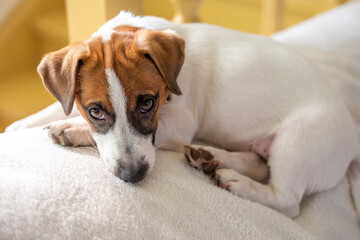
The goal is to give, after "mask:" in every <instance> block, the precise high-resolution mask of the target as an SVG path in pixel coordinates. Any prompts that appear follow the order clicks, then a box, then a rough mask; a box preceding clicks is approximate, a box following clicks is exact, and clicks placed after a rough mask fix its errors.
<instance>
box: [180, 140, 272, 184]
mask: <svg viewBox="0 0 360 240" xmlns="http://www.w3.org/2000/svg"><path fill="white" fill-rule="evenodd" d="M184 149H185V158H186V159H187V161H188V162H189V163H190V165H191V166H193V167H195V168H197V169H199V170H202V171H203V172H204V173H206V174H213V173H214V171H215V170H216V169H221V168H230V169H234V170H235V171H237V172H238V173H241V174H243V175H245V176H248V177H250V178H251V179H253V180H255V181H264V180H265V179H267V177H268V174H269V171H268V167H267V165H266V163H265V161H264V160H263V159H262V158H261V157H260V156H259V155H258V154H256V153H254V152H228V151H226V150H222V149H218V148H214V147H209V146H200V145H193V144H192V145H190V146H185V147H184Z"/></svg>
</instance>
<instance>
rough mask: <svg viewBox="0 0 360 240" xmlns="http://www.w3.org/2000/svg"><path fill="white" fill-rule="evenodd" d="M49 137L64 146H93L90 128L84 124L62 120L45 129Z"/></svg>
mask: <svg viewBox="0 0 360 240" xmlns="http://www.w3.org/2000/svg"><path fill="white" fill-rule="evenodd" d="M44 130H47V132H48V135H49V137H50V138H51V139H52V141H53V142H54V143H56V144H59V145H62V146H72V147H77V146H88V145H90V144H91V139H92V137H91V133H90V128H89V127H88V126H86V125H84V124H81V125H80V124H78V123H72V122H69V121H67V120H60V121H56V122H53V123H50V124H48V125H46V126H45V127H44Z"/></svg>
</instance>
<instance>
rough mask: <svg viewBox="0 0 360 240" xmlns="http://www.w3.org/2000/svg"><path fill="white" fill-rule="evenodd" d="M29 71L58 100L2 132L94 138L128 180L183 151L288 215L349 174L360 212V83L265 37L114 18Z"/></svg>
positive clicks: (87, 141) (229, 184)
mask: <svg viewBox="0 0 360 240" xmlns="http://www.w3.org/2000/svg"><path fill="white" fill-rule="evenodd" d="M185 43H186V47H185ZM339 71H340V70H339ZM38 72H39V74H40V76H41V78H42V80H43V83H44V85H45V87H46V88H47V89H48V91H49V92H50V93H51V94H52V95H53V96H54V97H55V98H56V99H57V100H58V102H59V103H55V104H54V105H52V106H50V107H48V108H47V109H45V110H43V111H41V112H39V113H37V114H34V115H32V116H30V117H28V118H26V119H24V120H20V121H18V122H16V123H14V124H12V125H11V126H10V127H8V129H7V131H10V130H14V129H19V128H25V127H33V126H39V125H43V124H47V126H46V127H45V128H46V129H47V131H48V133H49V136H50V137H51V138H52V140H53V141H54V142H55V143H57V144H60V145H63V146H86V145H91V144H92V142H93V141H95V142H96V145H97V148H98V150H99V152H100V155H101V157H102V158H103V159H104V161H105V162H106V163H107V166H108V168H109V169H110V171H111V172H112V173H113V174H115V175H116V176H118V177H120V178H121V179H123V180H125V181H128V182H132V183H135V182H138V181H140V180H142V179H143V178H144V177H145V176H147V175H148V174H149V173H150V171H151V169H152V168H153V165H154V161H155V150H156V148H157V147H160V148H162V149H168V150H174V151H179V152H182V151H185V157H186V159H187V160H188V161H189V163H190V164H191V165H192V166H194V167H196V168H198V169H199V170H202V171H204V172H205V173H211V174H214V175H215V177H216V179H217V182H218V184H219V185H220V186H221V187H224V188H226V189H227V190H229V191H230V192H232V193H234V194H235V195H238V196H241V197H244V198H247V199H250V200H252V201H255V202H259V203H261V204H264V205H266V206H269V207H271V208H273V209H276V210H278V211H280V212H282V213H283V214H285V215H287V216H290V217H295V216H297V215H298V214H299V204H300V202H301V200H302V198H303V197H304V196H305V195H309V194H312V193H315V192H319V191H323V190H326V189H329V188H332V187H334V186H335V185H336V184H337V183H339V181H340V180H341V179H342V178H343V177H344V176H345V175H346V173H347V171H348V170H349V171H348V172H349V175H350V179H351V184H352V189H353V191H352V193H353V195H354V197H355V202H356V205H357V207H358V209H359V203H360V202H359V200H360V148H359V137H360V133H359V132H360V131H359V127H358V126H359V125H358V124H359V123H360V81H358V79H356V80H357V81H355V80H353V79H352V78H351V76H350V75H346V74H343V78H344V80H342V79H337V78H338V77H339V74H328V73H327V72H326V71H324V67H321V66H318V65H317V63H316V62H315V61H313V60H311V59H310V58H308V57H306V56H303V55H302V54H299V53H297V52H296V51H294V50H292V49H290V48H289V47H286V46H284V45H282V44H280V43H277V42H275V41H273V40H271V39H269V38H266V37H261V36H256V35H252V34H245V33H242V32H239V31H233V30H228V29H224V28H221V27H217V26H212V25H207V24H184V25H175V24H173V23H171V22H169V21H166V20H164V19H161V18H157V17H135V16H133V15H132V14H130V13H126V12H121V13H120V14H119V15H118V16H116V17H115V18H113V19H112V20H110V21H109V22H107V23H106V24H105V25H103V26H102V27H101V28H100V29H99V30H98V31H97V32H96V33H94V34H93V35H92V37H91V38H90V39H89V40H88V41H86V42H85V43H76V44H71V45H69V46H67V47H65V48H63V49H61V50H59V51H56V52H51V53H49V54H47V55H45V57H44V58H43V59H42V61H41V63H40V65H39V67H38ZM359 75H360V74H359ZM359 75H358V76H359ZM341 76H342V75H341ZM74 103H75V104H76V107H77V110H78V111H76V110H75V109H73V105H74ZM62 110H63V111H64V112H65V115H67V116H69V115H70V117H67V118H66V116H65V115H64V114H63V113H62ZM79 113H80V116H77V117H76V115H77V114H79ZM55 120H57V121H55ZM196 140H197V141H202V142H207V143H209V144H212V146H200V145H191V144H192V142H194V141H196ZM213 146H216V147H213ZM184 149H185V150H184ZM350 165H351V167H350Z"/></svg>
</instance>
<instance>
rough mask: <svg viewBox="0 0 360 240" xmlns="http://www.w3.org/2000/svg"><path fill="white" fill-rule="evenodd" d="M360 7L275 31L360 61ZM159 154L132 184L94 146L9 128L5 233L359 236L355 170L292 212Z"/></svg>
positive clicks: (1, 155) (1, 207) (1, 214)
mask: <svg viewBox="0 0 360 240" xmlns="http://www.w3.org/2000/svg"><path fill="white" fill-rule="evenodd" d="M359 9H360V4H359V2H354V3H351V4H347V5H345V6H343V7H340V8H338V9H335V10H334V11H331V12H328V13H325V14H324V15H321V16H319V17H316V18H315V19H313V20H310V21H307V22H305V23H302V24H300V25H298V26H295V27H294V28H291V29H289V30H286V31H283V32H282V33H279V34H277V35H275V36H274V38H275V39H276V40H278V41H281V42H284V43H286V44H289V45H291V46H295V47H310V48H316V49H318V50H321V51H324V52H330V53H334V51H336V53H337V54H343V55H344V56H345V57H349V58H354V59H357V60H359V59H360V57H359V56H358V55H357V54H360V52H359V51H355V50H356V49H357V50H358V48H356V47H357V46H359V45H358V43H359V39H360V30H359V29H360V26H359V24H360V19H359V16H360V15H359V14H358V13H359ZM355 13H356V14H355ZM354 22H355V23H354ZM354 24H355V25H356V24H357V25H356V26H355V25H354ZM350 28H351V29H352V30H349V29H350ZM355 29H357V30H355ZM339 31H341V32H344V34H340V33H339ZM354 32H355V33H354ZM334 46H335V47H334ZM351 49H355V50H354V51H351ZM156 158H157V160H156V163H155V167H154V170H153V172H152V173H151V175H150V176H149V177H148V178H146V179H145V180H144V181H142V182H141V183H139V184H128V183H125V182H123V181H122V180H120V179H118V178H116V177H114V176H113V175H112V174H110V173H109V172H108V171H107V170H106V167H105V165H104V163H103V162H102V160H101V159H100V158H99V156H98V154H97V152H96V151H95V150H94V149H92V148H65V147H61V146H58V145H54V144H52V143H51V141H50V140H49V139H48V137H47V136H46V133H45V132H44V131H43V130H42V129H41V128H34V129H28V130H22V131H18V132H13V133H6V134H0V239H267V240H268V239H326V240H328V239H336V240H337V239H360V230H359V226H358V225H357V220H356V215H355V211H354V207H353V205H352V202H351V198H350V194H349V184H348V181H347V178H344V179H343V181H342V182H341V183H340V184H338V186H336V187H335V188H334V189H331V190H329V191H326V192H322V193H318V194H315V195H312V196H310V197H307V198H305V199H304V200H303V202H302V206H301V214H300V216H299V217H298V218H296V219H295V220H292V219H289V218H287V217H285V216H283V215H281V214H280V213H278V212H276V211H274V210H272V209H269V208H267V207H265V206H262V205H260V204H257V203H253V202H251V201H248V200H244V199H242V198H239V197H236V196H234V195H232V194H231V193H229V192H227V191H225V190H223V189H220V188H218V187H216V186H214V185H213V183H212V182H211V180H209V179H208V177H207V176H205V175H203V174H202V173H200V172H199V171H197V170H195V169H193V168H191V167H190V166H189V165H188V164H187V163H186V162H185V159H184V157H183V156H182V154H177V153H172V152H163V151H157V155H156Z"/></svg>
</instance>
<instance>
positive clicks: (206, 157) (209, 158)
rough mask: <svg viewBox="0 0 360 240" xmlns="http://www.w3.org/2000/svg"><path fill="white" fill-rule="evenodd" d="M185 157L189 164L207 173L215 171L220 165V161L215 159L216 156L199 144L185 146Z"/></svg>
mask: <svg viewBox="0 0 360 240" xmlns="http://www.w3.org/2000/svg"><path fill="white" fill-rule="evenodd" d="M184 150H185V153H184V155H185V158H186V160H187V161H188V162H189V164H190V165H191V166H193V167H195V168H197V169H199V170H202V171H203V172H204V173H206V174H212V173H214V171H215V169H216V168H217V167H218V166H219V161H217V160H215V159H214V156H213V155H212V154H211V153H210V152H209V151H206V150H204V149H203V148H201V147H199V146H193V145H191V146H184Z"/></svg>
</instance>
